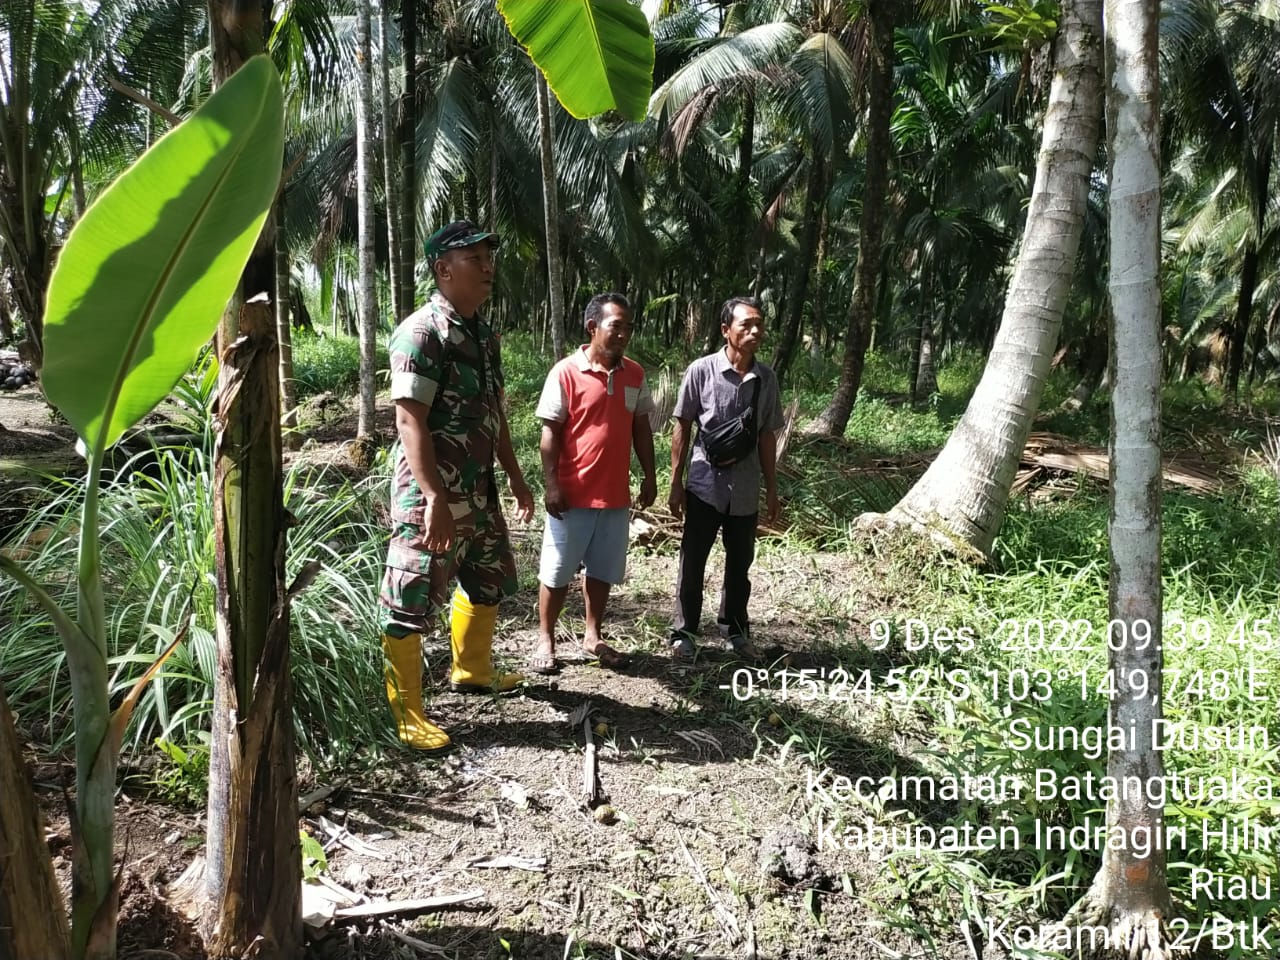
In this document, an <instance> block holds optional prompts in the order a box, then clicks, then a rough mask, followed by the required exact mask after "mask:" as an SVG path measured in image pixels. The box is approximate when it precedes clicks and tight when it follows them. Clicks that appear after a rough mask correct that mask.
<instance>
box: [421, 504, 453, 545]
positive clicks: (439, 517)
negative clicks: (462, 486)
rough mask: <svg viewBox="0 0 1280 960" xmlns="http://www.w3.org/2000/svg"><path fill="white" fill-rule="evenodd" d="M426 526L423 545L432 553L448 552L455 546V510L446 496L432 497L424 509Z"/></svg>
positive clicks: (423, 514) (423, 515)
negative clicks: (450, 507) (450, 506)
mask: <svg viewBox="0 0 1280 960" xmlns="http://www.w3.org/2000/svg"><path fill="white" fill-rule="evenodd" d="M422 518H423V520H424V521H425V522H426V526H425V528H424V530H423V531H422V545H423V547H425V548H426V549H427V550H428V551H430V552H431V553H446V552H447V551H448V550H449V548H450V547H451V546H453V538H454V533H455V530H454V523H453V511H452V510H450V509H449V501H448V499H447V498H445V497H430V498H428V500H427V503H426V508H425V509H424V510H423V511H422Z"/></svg>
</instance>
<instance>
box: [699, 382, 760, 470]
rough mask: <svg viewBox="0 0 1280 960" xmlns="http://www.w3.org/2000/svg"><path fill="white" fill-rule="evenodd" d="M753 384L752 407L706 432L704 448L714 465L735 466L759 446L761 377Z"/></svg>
mask: <svg viewBox="0 0 1280 960" xmlns="http://www.w3.org/2000/svg"><path fill="white" fill-rule="evenodd" d="M751 386H752V389H751V406H749V407H748V408H747V409H746V411H745V412H743V413H741V414H739V415H738V416H736V417H734V418H733V419H731V420H726V421H725V422H724V423H722V424H719V425H718V426H715V427H711V428H710V429H707V430H703V431H702V449H703V450H705V451H706V452H707V460H708V461H709V462H710V463H711V465H712V466H713V467H720V468H724V467H732V466H733V465H734V464H735V463H737V462H738V461H740V460H745V459H746V458H747V457H749V456H751V451H752V450H754V449H755V447H756V436H757V433H758V432H759V426H758V425H757V424H756V409H757V407H758V405H759V403H760V377H759V376H757V377H756V380H755V383H753V384H752V385H751Z"/></svg>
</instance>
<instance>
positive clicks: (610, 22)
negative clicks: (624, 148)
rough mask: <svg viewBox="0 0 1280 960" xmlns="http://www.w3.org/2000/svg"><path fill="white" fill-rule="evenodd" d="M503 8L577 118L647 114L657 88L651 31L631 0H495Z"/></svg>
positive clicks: (639, 117)
mask: <svg viewBox="0 0 1280 960" xmlns="http://www.w3.org/2000/svg"><path fill="white" fill-rule="evenodd" d="M498 10H499V11H501V13H502V16H503V17H504V18H505V19H506V21H507V26H508V27H509V28H510V30H511V33H512V34H513V35H514V36H515V38H516V39H517V40H518V41H520V44H521V45H522V46H523V47H524V48H525V49H527V50H528V51H529V56H530V57H531V58H532V59H533V62H534V63H536V64H537V65H538V68H539V69H540V70H541V71H542V72H543V74H544V75H545V76H546V78H547V85H548V86H549V87H550V88H551V90H552V92H553V93H555V95H556V98H557V99H558V100H559V101H560V103H561V104H562V105H563V106H564V108H565V109H566V110H568V111H569V112H570V113H571V114H573V115H574V116H575V117H578V118H579V119H581V118H583V117H593V116H595V115H597V114H600V113H604V112H605V111H606V110H617V111H618V112H619V113H621V114H622V115H623V116H625V117H626V118H627V119H629V120H643V119H644V116H645V111H646V110H647V108H648V103H649V92H650V91H651V90H652V88H653V35H652V34H651V33H650V32H649V22H648V21H647V20H645V18H644V13H643V12H642V11H641V10H640V8H639V7H636V6H634V5H633V4H631V3H628V2H627V0H498Z"/></svg>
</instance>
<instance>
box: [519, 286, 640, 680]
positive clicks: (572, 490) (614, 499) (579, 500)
mask: <svg viewBox="0 0 1280 960" xmlns="http://www.w3.org/2000/svg"><path fill="white" fill-rule="evenodd" d="M586 328H587V336H588V337H589V338H590V342H589V343H587V344H585V345H583V346H582V347H580V348H579V349H578V350H576V351H574V352H573V354H571V355H570V356H568V357H566V358H565V359H563V360H561V361H560V362H559V363H557V364H556V365H555V366H554V367H553V368H552V369H551V373H550V374H549V375H548V376H547V382H546V386H545V387H544V388H543V390H542V398H541V399H540V400H539V401H538V410H537V415H538V417H540V418H541V419H542V443H541V453H542V475H543V481H544V483H545V485H546V497H545V502H546V507H547V525H546V529H545V531H544V533H543V537H542V562H541V564H540V565H539V569H538V579H539V580H541V582H542V587H541V589H540V590H539V592H538V646H537V647H536V648H535V650H534V652H533V655H532V656H531V657H530V658H529V664H528V666H529V669H530V670H531V671H533V672H535V673H544V674H547V673H555V672H556V671H557V670H559V667H560V665H559V663H558V661H557V660H556V641H555V624H556V620H557V618H558V617H559V616H560V611H561V609H562V608H563V607H564V598H565V595H566V594H567V593H568V591H569V583H570V582H571V581H572V580H573V578H574V576H575V575H576V574H577V572H578V568H579V566H581V567H583V568H584V576H583V578H582V597H583V605H584V606H585V607H586V620H587V629H586V634H585V636H584V637H583V638H582V648H583V649H584V650H586V652H587V653H589V654H591V655H592V656H595V657H598V658H599V660H600V663H601V664H602V665H604V666H606V667H611V668H622V667H625V666H626V665H627V663H628V658H627V657H626V656H625V655H624V654H622V653H619V652H618V651H617V650H615V649H613V648H612V647H611V646H609V645H608V644H607V643H605V642H604V640H603V638H602V637H601V636H600V622H601V620H602V619H603V618H604V609H605V605H606V604H607V603H608V600H609V588H610V586H611V585H613V584H615V583H621V582H622V579H623V575H624V574H625V573H626V567H627V530H628V521H629V508H630V506H631V504H632V497H631V449H632V448H633V447H634V449H635V452H636V459H638V460H639V461H640V468H641V470H643V471H644V480H643V481H642V482H641V484H640V494H639V496H638V497H636V498H635V504H636V506H638V507H641V508H643V507H647V506H649V504H651V503H653V500H654V497H656V496H657V492H658V487H657V480H656V478H655V474H654V464H653V428H652V427H651V426H650V424H649V413H650V411H652V410H653V398H652V397H650V395H649V389H648V387H646V386H645V382H644V369H643V368H642V367H641V366H640V364H638V363H636V362H635V361H634V360H629V359H627V358H626V357H625V356H624V354H625V353H626V349H627V342H628V341H629V340H630V339H631V305H630V304H629V303H628V302H627V298H626V297H624V296H623V295H622V294H620V293H601V294H598V295H597V296H594V297H592V298H591V300H590V302H589V303H588V304H587V309H586Z"/></svg>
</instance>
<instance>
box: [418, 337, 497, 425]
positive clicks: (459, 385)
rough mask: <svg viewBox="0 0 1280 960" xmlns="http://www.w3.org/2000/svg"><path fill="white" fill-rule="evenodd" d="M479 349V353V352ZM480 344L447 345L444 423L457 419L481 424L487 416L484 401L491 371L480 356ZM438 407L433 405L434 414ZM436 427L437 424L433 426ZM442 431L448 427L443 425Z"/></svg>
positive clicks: (442, 414) (443, 395)
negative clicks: (444, 427) (479, 421)
mask: <svg viewBox="0 0 1280 960" xmlns="http://www.w3.org/2000/svg"><path fill="white" fill-rule="evenodd" d="M477 348H478V349H477ZM483 349H484V346H483V345H480V344H474V343H471V344H467V345H465V346H463V345H460V344H452V343H451V344H447V345H446V347H445V357H444V359H445V371H444V378H443V379H444V383H443V385H442V390H441V394H442V397H441V399H442V400H443V403H442V404H440V405H439V406H440V407H441V410H440V414H441V419H442V420H448V419H451V418H456V419H457V420H460V421H464V422H465V421H475V420H480V419H482V418H483V417H484V415H485V400H486V398H487V395H488V393H489V392H490V391H489V383H488V370H487V367H488V366H489V365H488V364H487V363H485V362H484V360H485V358H484V357H483V355H482V354H481V353H480V350H483ZM435 406H436V405H433V411H434V408H435ZM432 426H435V424H432ZM439 426H440V427H443V426H445V424H444V423H443V422H442V423H441V424H439Z"/></svg>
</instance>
